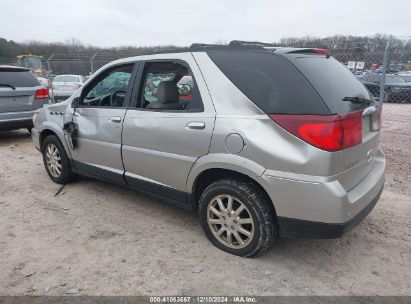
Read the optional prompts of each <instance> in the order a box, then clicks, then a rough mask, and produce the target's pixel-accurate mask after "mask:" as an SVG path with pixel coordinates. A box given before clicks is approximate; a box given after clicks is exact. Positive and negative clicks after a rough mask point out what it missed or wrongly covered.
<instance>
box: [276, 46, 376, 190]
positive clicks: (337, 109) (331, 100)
mask: <svg viewBox="0 0 411 304" xmlns="http://www.w3.org/2000/svg"><path fill="white" fill-rule="evenodd" d="M301 52H302V53H300V52H298V51H296V52H292V53H285V54H284V56H285V57H286V58H287V59H289V60H290V62H291V63H292V64H293V65H294V66H295V67H296V68H297V69H298V70H299V71H300V72H301V73H302V74H303V75H304V77H305V78H306V79H307V80H308V81H309V82H310V83H311V85H312V86H313V88H314V89H315V90H316V91H317V92H318V94H319V95H320V97H321V99H322V100H323V101H324V103H325V104H326V106H327V107H328V109H329V111H330V113H331V115H338V116H340V117H341V118H342V119H343V120H344V117H352V118H353V119H349V121H348V128H349V127H350V126H351V127H354V128H356V127H358V126H355V124H356V122H355V121H356V119H357V122H358V121H359V122H360V124H361V125H360V127H361V130H359V129H358V132H361V134H360V135H361V136H360V137H358V141H357V143H356V144H353V145H352V146H350V145H349V144H348V147H347V148H344V149H341V150H340V151H338V152H336V153H338V158H339V160H340V161H339V171H340V172H343V174H341V175H340V178H339V179H340V182H341V183H342V185H343V186H344V188H345V189H346V190H347V191H349V190H350V189H352V188H353V187H354V186H355V185H357V184H358V183H359V182H361V180H362V179H364V178H365V177H366V176H367V175H368V174H369V173H370V171H371V170H372V168H373V161H372V160H373V157H374V154H375V153H376V151H377V148H378V141H379V136H378V135H379V129H380V123H381V122H380V114H381V111H380V109H379V104H378V103H377V102H375V100H374V98H373V96H372V95H371V94H370V92H369V91H368V90H367V89H366V88H365V87H364V86H363V84H362V83H361V82H360V81H359V80H358V79H357V78H356V77H355V76H354V75H353V74H352V73H351V72H350V71H349V70H348V69H347V68H346V67H345V66H343V65H342V64H341V63H340V62H338V61H337V60H335V59H334V58H332V57H331V56H329V55H327V54H318V53H317V54H306V53H304V51H301ZM343 123H344V121H343ZM343 127H345V126H343ZM352 132H353V130H352V131H349V132H348V133H349V134H347V136H352ZM343 136H346V134H343ZM354 140H355V139H354Z"/></svg>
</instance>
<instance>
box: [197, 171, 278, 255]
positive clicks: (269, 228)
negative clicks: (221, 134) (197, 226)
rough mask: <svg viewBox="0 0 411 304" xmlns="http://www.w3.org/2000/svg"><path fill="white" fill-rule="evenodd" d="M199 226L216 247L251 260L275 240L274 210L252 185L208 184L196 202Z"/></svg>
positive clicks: (222, 182)
mask: <svg viewBox="0 0 411 304" xmlns="http://www.w3.org/2000/svg"><path fill="white" fill-rule="evenodd" d="M199 218H200V223H201V226H202V227H203V230H204V232H205V234H206V235H207V237H208V239H209V240H210V241H211V242H212V243H213V244H214V245H215V246H216V247H218V248H220V249H222V250H224V251H226V252H229V253H231V254H235V255H238V256H242V257H254V256H257V255H259V254H261V253H262V252H264V251H265V250H266V249H267V248H269V247H270V246H271V244H272V243H273V242H274V240H275V238H276V237H277V232H278V228H277V224H276V217H275V212H274V208H273V206H272V203H271V202H270V201H269V199H268V198H266V196H265V195H264V194H263V193H261V190H260V189H258V188H257V187H256V186H255V185H254V184H253V183H251V182H248V181H239V180H234V179H225V180H220V181H216V182H214V183H212V184H211V185H209V186H208V187H207V188H206V189H205V190H204V192H203V193H202V195H201V198H200V203H199Z"/></svg>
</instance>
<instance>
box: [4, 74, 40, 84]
mask: <svg viewBox="0 0 411 304" xmlns="http://www.w3.org/2000/svg"><path fill="white" fill-rule="evenodd" d="M0 83H1V84H9V85H12V86H13V87H36V86H39V85H40V82H39V81H38V80H37V78H36V77H35V76H34V75H33V74H32V73H30V72H29V71H7V72H5V71H0Z"/></svg>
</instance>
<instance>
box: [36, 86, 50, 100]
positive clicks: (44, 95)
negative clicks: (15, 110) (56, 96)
mask: <svg viewBox="0 0 411 304" xmlns="http://www.w3.org/2000/svg"><path fill="white" fill-rule="evenodd" d="M35 98H36V99H48V98H49V89H47V88H42V89H38V90H36V97H35Z"/></svg>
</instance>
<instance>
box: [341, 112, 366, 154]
mask: <svg viewBox="0 0 411 304" xmlns="http://www.w3.org/2000/svg"><path fill="white" fill-rule="evenodd" d="M340 117H341V124H342V128H343V131H344V133H343V148H348V147H352V146H355V145H358V144H360V143H361V142H362V111H356V112H352V113H349V114H345V115H340Z"/></svg>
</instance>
